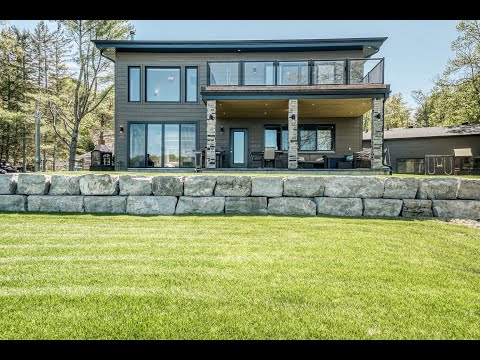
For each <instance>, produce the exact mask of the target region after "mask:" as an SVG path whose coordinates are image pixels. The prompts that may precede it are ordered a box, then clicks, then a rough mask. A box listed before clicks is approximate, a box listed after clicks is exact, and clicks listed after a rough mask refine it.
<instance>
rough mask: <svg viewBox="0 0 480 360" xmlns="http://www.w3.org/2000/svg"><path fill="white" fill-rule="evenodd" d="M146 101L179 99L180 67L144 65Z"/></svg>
mask: <svg viewBox="0 0 480 360" xmlns="http://www.w3.org/2000/svg"><path fill="white" fill-rule="evenodd" d="M145 73H146V75H145V79H146V80H145V81H146V100H147V101H165V102H179V101H180V68H174V67H171V68H168V67H146V68H145Z"/></svg>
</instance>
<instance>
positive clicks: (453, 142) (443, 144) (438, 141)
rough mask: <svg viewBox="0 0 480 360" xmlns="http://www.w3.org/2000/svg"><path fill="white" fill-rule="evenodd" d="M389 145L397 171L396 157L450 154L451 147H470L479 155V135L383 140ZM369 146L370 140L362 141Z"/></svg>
mask: <svg viewBox="0 0 480 360" xmlns="http://www.w3.org/2000/svg"><path fill="white" fill-rule="evenodd" d="M387 146H388V147H389V151H390V159H391V162H392V170H393V171H394V172H397V159H423V158H425V155H450V154H453V149H461V148H471V149H472V153H473V155H474V156H480V135H471V136H470V135H469V136H449V137H431V138H416V139H389V140H385V147H387ZM363 147H364V148H369V147H370V140H364V141H363Z"/></svg>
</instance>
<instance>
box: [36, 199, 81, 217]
mask: <svg viewBox="0 0 480 360" xmlns="http://www.w3.org/2000/svg"><path fill="white" fill-rule="evenodd" d="M27 202H28V211H42V212H64V213H70V212H74V213H82V212H83V209H84V208H83V196H78V195H77V196H75V195H69V196H51V195H43V196H42V195H30V196H29V197H28V199H27Z"/></svg>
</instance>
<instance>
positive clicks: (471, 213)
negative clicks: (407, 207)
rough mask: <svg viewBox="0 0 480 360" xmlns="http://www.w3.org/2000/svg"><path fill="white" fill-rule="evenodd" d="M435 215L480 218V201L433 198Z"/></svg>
mask: <svg viewBox="0 0 480 360" xmlns="http://www.w3.org/2000/svg"><path fill="white" fill-rule="evenodd" d="M433 215H434V216H436V217H439V218H454V219H472V220H480V201H476V200H433Z"/></svg>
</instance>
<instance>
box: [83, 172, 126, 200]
mask: <svg viewBox="0 0 480 360" xmlns="http://www.w3.org/2000/svg"><path fill="white" fill-rule="evenodd" d="M80 191H81V193H82V195H117V194H118V175H108V174H102V175H98V174H87V175H83V176H82V177H81V178H80Z"/></svg>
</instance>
